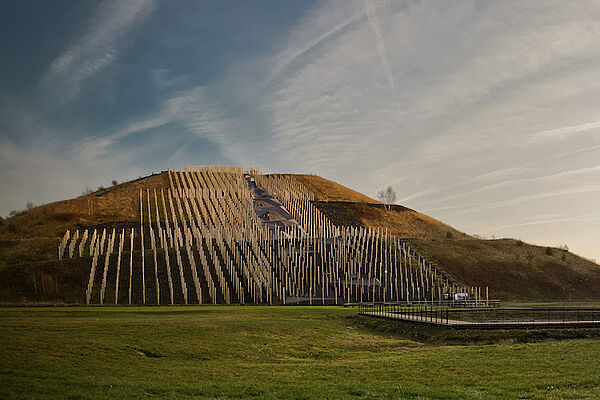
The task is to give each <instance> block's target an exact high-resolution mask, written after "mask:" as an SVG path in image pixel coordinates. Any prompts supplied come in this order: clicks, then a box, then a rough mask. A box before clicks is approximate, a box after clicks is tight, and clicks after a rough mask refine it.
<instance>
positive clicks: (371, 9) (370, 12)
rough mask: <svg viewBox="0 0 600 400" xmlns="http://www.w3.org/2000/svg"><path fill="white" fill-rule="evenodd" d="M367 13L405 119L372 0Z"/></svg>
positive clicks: (382, 60)
mask: <svg viewBox="0 0 600 400" xmlns="http://www.w3.org/2000/svg"><path fill="white" fill-rule="evenodd" d="M365 13H366V14H367V19H368V20H369V25H371V30H372V31H373V34H374V35H375V45H376V47H377V53H378V54H379V60H380V61H381V65H382V66H383V69H384V70H385V74H386V75H387V78H388V81H389V82H390V87H391V89H392V92H393V93H394V101H395V102H396V107H397V108H398V115H399V116H400V120H401V121H403V119H404V118H403V117H402V112H401V111H400V105H399V104H398V94H397V93H396V82H395V81H394V76H393V75H392V70H391V68H390V63H389V61H388V58H387V52H386V50H385V42H384V40H383V36H382V35H381V29H380V28H379V22H378V21H377V14H376V13H375V6H374V5H373V1H372V0H365Z"/></svg>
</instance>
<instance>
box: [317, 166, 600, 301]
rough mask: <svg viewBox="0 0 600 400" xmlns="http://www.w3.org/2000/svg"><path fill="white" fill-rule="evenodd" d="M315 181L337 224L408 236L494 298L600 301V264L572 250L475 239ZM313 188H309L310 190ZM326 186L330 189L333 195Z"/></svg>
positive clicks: (324, 206) (455, 275)
mask: <svg viewBox="0 0 600 400" xmlns="http://www.w3.org/2000/svg"><path fill="white" fill-rule="evenodd" d="M317 178H318V177H317ZM315 181H318V182H319V185H318V190H319V193H318V196H317V193H316V192H315V197H316V199H317V200H322V199H326V200H327V199H335V200H336V201H320V202H318V203H317V205H318V207H319V208H320V209H321V211H323V212H324V213H326V214H327V216H328V217H329V218H330V219H331V220H332V221H334V222H335V223H337V224H344V225H357V226H367V227H370V228H373V229H377V228H381V229H388V231H389V232H390V233H391V234H394V235H397V236H400V237H402V238H404V239H407V240H408V241H409V242H410V243H411V244H412V245H413V246H415V247H416V248H417V249H418V250H419V251H420V252H421V253H422V254H423V255H424V256H426V257H427V258H428V259H430V260H431V261H433V262H435V263H436V264H438V265H439V266H440V267H441V268H442V269H443V270H444V271H446V272H447V273H448V274H450V276H452V277H453V278H454V279H456V280H458V281H460V282H462V283H464V284H466V285H469V286H489V288H490V293H491V294H492V295H493V296H494V297H497V298H501V299H506V300H598V299H600V266H598V265H597V264H594V263H592V262H590V261H588V260H586V259H584V258H582V257H579V256H577V255H575V254H572V253H569V252H566V251H563V250H560V249H556V248H555V249H552V255H548V254H546V248H545V247H540V246H535V245H530V244H527V243H522V242H519V241H517V240H514V239H497V240H481V239H476V238H474V237H471V236H469V235H467V234H465V233H463V232H460V231H458V230H456V229H454V228H452V227H451V226H449V225H446V224H444V223H442V222H440V221H438V220H436V219H434V218H431V217H429V216H427V215H424V214H421V213H419V212H417V211H414V210H411V209H409V208H406V207H403V206H399V205H396V206H392V207H391V210H387V209H385V208H384V207H383V205H382V204H381V203H379V204H373V203H365V202H362V203H361V202H355V200H354V199H356V196H355V195H354V193H355V192H354V191H352V190H350V189H347V188H344V187H343V186H341V185H338V184H334V183H333V182H331V183H327V180H326V179H323V178H318V179H315ZM324 181H325V182H324ZM315 187H317V186H315V185H313V186H309V187H308V188H309V189H310V190H313V191H314V190H316V189H314V188H315ZM328 188H332V192H331V193H330V192H329V191H328ZM344 196H347V198H346V200H345V201H344V200H343V199H344ZM448 232H450V235H449V234H448ZM448 236H451V237H450V238H449V237H448Z"/></svg>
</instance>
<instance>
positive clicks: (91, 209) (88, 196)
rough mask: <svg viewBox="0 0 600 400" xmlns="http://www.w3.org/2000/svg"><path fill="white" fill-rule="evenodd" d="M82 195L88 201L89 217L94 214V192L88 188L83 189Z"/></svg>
mask: <svg viewBox="0 0 600 400" xmlns="http://www.w3.org/2000/svg"><path fill="white" fill-rule="evenodd" d="M82 195H83V197H85V200H86V205H87V212H88V215H92V214H94V191H93V190H92V189H90V188H89V187H87V186H86V188H85V189H83V192H82Z"/></svg>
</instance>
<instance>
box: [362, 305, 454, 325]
mask: <svg viewBox="0 0 600 400" xmlns="http://www.w3.org/2000/svg"><path fill="white" fill-rule="evenodd" d="M448 310H449V309H448V307H443V306H442V307H440V306H435V305H417V306H415V305H407V304H406V303H393V304H389V303H368V304H365V303H361V304H359V305H358V313H359V314H362V315H370V316H374V317H381V318H392V319H403V320H411V321H421V322H431V323H435V324H443V325H447V324H448V320H449V319H448V318H449V313H448Z"/></svg>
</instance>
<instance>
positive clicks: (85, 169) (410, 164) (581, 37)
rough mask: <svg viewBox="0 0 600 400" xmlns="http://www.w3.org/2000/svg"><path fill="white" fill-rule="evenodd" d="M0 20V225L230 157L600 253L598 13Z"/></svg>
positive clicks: (149, 8) (466, 5) (462, 8)
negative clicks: (21, 214) (2, 218)
mask: <svg viewBox="0 0 600 400" xmlns="http://www.w3.org/2000/svg"><path fill="white" fill-rule="evenodd" d="M0 26H1V27H2V28H0V29H1V33H2V35H0V56H1V58H2V62H1V63H0V185H2V187H3V188H5V192H4V193H3V194H2V196H0V215H7V214H8V212H9V211H10V210H13V209H22V208H23V207H24V205H25V203H26V202H27V201H32V202H34V203H36V204H40V203H46V202H50V201H55V200H60V199H64V198H70V197H73V196H76V195H79V194H80V193H81V191H82V189H83V188H85V187H86V186H89V187H97V186H100V185H105V186H106V185H109V184H110V181H111V180H113V179H117V180H119V181H123V180H129V179H132V178H136V177H138V176H142V175H147V174H149V173H151V172H152V171H160V170H164V169H166V167H167V166H168V165H202V164H235V165H244V166H249V167H254V168H258V169H260V170H262V171H264V172H297V173H315V174H318V175H321V176H324V177H326V178H329V179H333V180H335V181H337V182H340V183H342V184H345V185H347V186H350V187H352V188H354V189H356V190H359V191H361V192H363V193H365V194H367V195H371V196H374V195H375V193H377V191H378V190H379V189H380V188H382V187H384V186H386V185H388V184H391V185H393V187H394V188H395V190H396V192H397V193H398V199H399V203H401V204H403V205H405V206H408V207H411V208H414V209H417V210H419V211H422V212H424V213H426V214H429V215H431V216H433V217H435V218H438V219H441V220H442V221H444V222H446V223H449V224H451V225H453V226H455V227H456V228H458V229H460V230H463V231H465V232H467V233H470V234H479V235H483V236H487V237H492V236H495V237H515V238H521V239H523V240H525V241H528V242H533V243H538V244H542V245H552V246H558V245H563V244H567V245H568V246H569V247H570V248H571V250H572V251H574V252H576V253H579V254H581V255H583V256H586V257H589V258H595V259H599V260H600V107H599V106H600V3H598V2H597V1H577V2H564V1H546V2H540V1H524V0H521V1H502V2H499V1H490V2H487V1H463V0H461V1H443V2H442V1H400V0H398V1H375V0H373V1H370V0H367V1H353V0H348V1H254V0H248V1H145V0H144V1H142V0H139V1H138V0H126V1H101V2H99V1H83V2H81V1H78V2H74V1H53V2H43V1H18V2H4V3H3V4H2V5H1V6H0Z"/></svg>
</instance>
